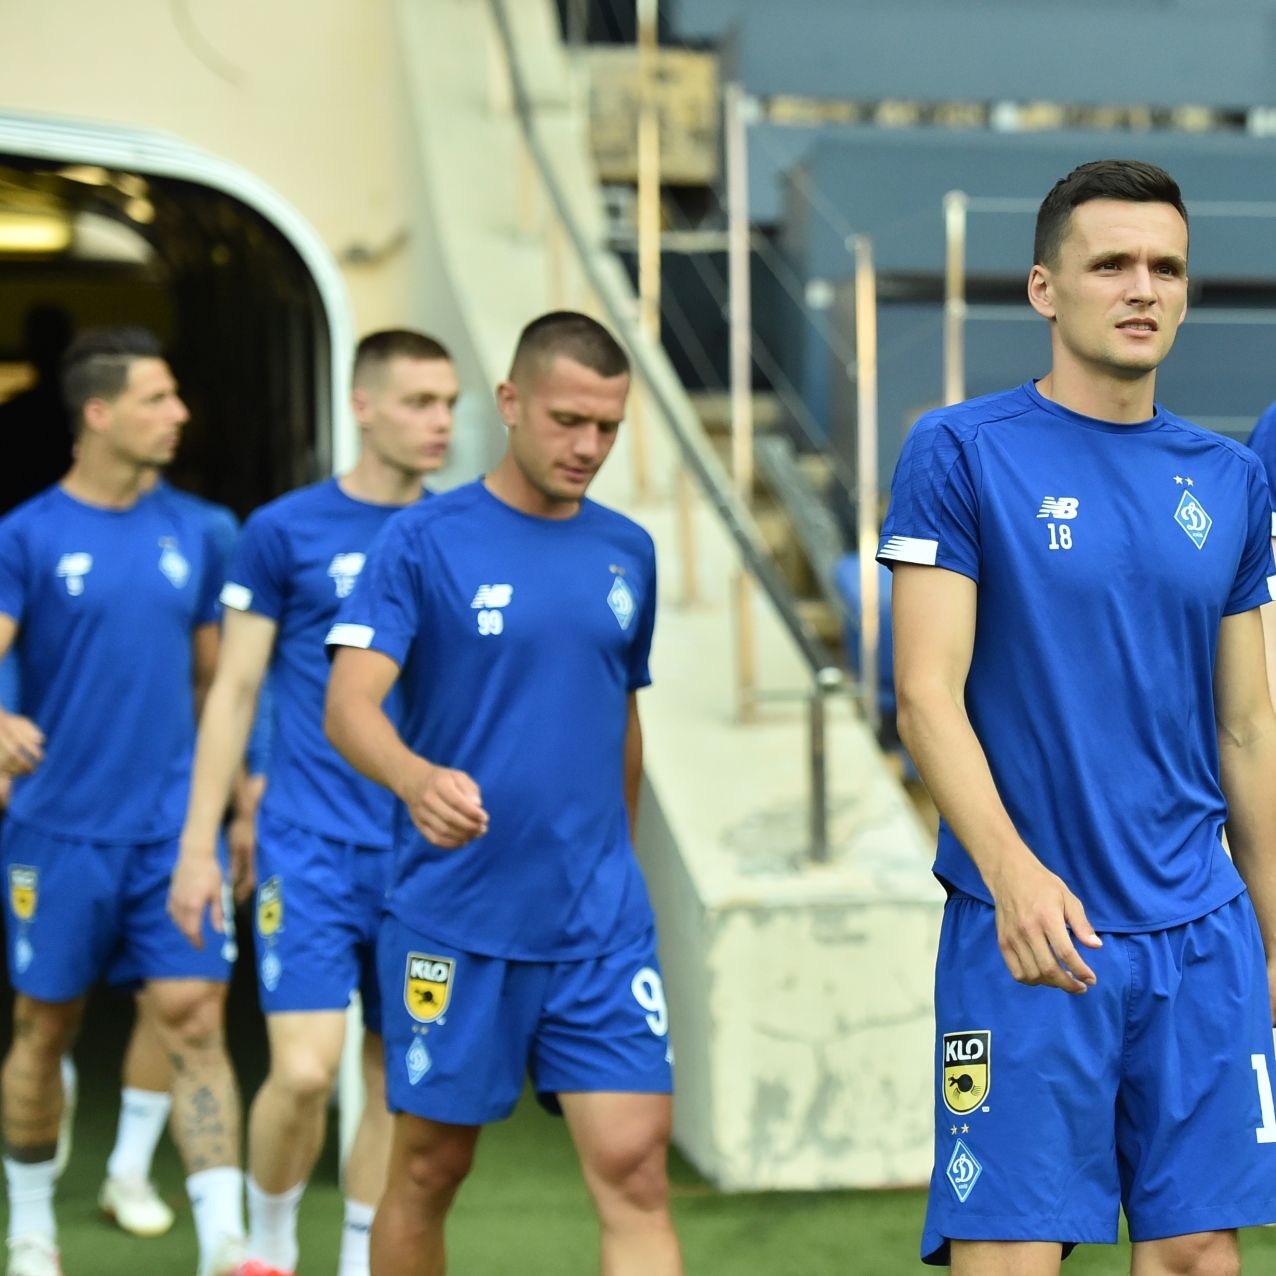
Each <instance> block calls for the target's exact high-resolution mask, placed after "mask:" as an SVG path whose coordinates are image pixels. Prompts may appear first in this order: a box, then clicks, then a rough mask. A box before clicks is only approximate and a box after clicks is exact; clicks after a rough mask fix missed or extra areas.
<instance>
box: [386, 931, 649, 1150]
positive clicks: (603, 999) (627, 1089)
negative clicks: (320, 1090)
mask: <svg viewBox="0 0 1276 1276" xmlns="http://www.w3.org/2000/svg"><path fill="white" fill-rule="evenodd" d="M377 951H378V961H379V967H380V971H381V987H382V988H383V989H384V991H385V1020H384V1023H385V1060H386V1063H385V1071H386V1100H387V1104H388V1106H389V1108H390V1111H391V1112H409V1113H411V1114H412V1115H413V1116H419V1117H426V1118H427V1119H429V1120H431V1121H446V1122H448V1123H450V1124H454V1125H485V1124H486V1123H487V1122H489V1121H499V1120H500V1119H501V1118H503V1117H507V1116H509V1114H510V1113H511V1112H512V1111H513V1110H514V1105H515V1104H516V1103H517V1102H518V1097H519V1094H520V1093H521V1092H522V1088H523V1079H524V1077H525V1076H527V1075H528V1074H529V1073H530V1075H531V1078H532V1084H533V1085H534V1086H535V1087H536V1091H537V1094H538V1095H539V1096H540V1099H541V1102H542V1103H544V1104H545V1105H546V1106H547V1107H548V1108H550V1110H551V1111H556V1110H557V1106H558V1105H557V1096H558V1095H559V1094H574V1093H584V1092H597V1091H614V1092H616V1093H621V1094H669V1093H670V1092H671V1091H672V1089H673V1066H672V1064H673V1056H672V1053H671V1051H670V1049H669V1037H668V1033H669V1015H668V1011H667V1009H666V1006H665V994H664V984H663V983H662V981H661V978H660V967H659V964H658V962H657V960H656V937H655V932H654V931H651V930H648V931H647V933H646V934H644V935H642V936H640V937H639V938H638V939H637V940H636V941H635V942H634V943H632V944H629V945H628V946H627V947H625V948H622V949H620V950H619V951H618V952H614V953H608V954H606V955H605V956H603V957H596V958H591V959H589V960H586V961H564V962H528V961H506V960H504V959H503V958H500V957H484V956H479V955H476V954H474V953H467V952H462V951H461V950H459V949H456V948H451V947H449V946H448V945H447V944H440V943H437V942H435V941H434V940H432V939H428V938H427V937H426V936H424V935H421V934H419V933H418V932H416V931H414V930H411V929H409V928H408V927H407V926H405V925H404V924H403V923H402V922H401V921H399V920H398V918H396V917H394V916H392V915H390V914H387V915H386V917H385V920H384V922H383V923H382V927H381V937H380V941H379V943H378V946H377Z"/></svg>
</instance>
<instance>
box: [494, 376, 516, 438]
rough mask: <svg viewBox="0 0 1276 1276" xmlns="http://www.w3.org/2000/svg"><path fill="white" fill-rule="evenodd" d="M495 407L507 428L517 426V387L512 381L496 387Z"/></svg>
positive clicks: (503, 382)
mask: <svg viewBox="0 0 1276 1276" xmlns="http://www.w3.org/2000/svg"><path fill="white" fill-rule="evenodd" d="M496 406H497V408H498V409H499V411H500V414H501V420H502V421H504V422H505V424H506V425H507V426H509V427H511V428H512V427H513V426H515V425H517V424H518V386H516V385H515V384H514V382H513V381H502V382H501V384H500V385H498V386H497V387H496Z"/></svg>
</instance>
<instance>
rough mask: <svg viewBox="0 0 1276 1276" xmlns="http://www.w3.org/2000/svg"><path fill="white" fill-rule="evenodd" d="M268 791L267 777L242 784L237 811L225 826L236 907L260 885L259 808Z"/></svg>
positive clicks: (234, 811) (237, 788) (237, 801)
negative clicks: (258, 873)
mask: <svg viewBox="0 0 1276 1276" xmlns="http://www.w3.org/2000/svg"><path fill="white" fill-rule="evenodd" d="M265 791H266V777H265V776H264V775H250V776H248V777H247V778H245V779H244V780H242V781H241V782H240V783H239V784H238V785H237V786H236V791H235V804H234V810H233V812H232V814H231V817H230V820H229V821H228V822H227V824H226V844H227V846H228V847H229V848H230V886H231V892H232V894H233V895H234V898H235V903H236V904H242V903H243V902H244V900H246V899H247V898H248V897H249V896H250V895H251V894H252V893H253V890H254V888H255V887H256V885H257V808H258V806H259V805H260V803H261V796H262V794H263V793H264V792H265Z"/></svg>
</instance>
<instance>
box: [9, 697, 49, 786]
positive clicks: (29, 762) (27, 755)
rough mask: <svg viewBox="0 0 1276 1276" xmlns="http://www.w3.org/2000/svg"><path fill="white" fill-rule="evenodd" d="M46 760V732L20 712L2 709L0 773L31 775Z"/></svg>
mask: <svg viewBox="0 0 1276 1276" xmlns="http://www.w3.org/2000/svg"><path fill="white" fill-rule="evenodd" d="M42 761H44V732H43V731H41V730H40V728H39V727H37V726H36V725H35V723H34V722H32V721H31V719H30V718H24V717H23V716H22V715H21V714H18V713H5V712H4V710H2V709H0V774H4V775H30V774H31V772H32V771H34V770H35V769H36V767H38V766H39V765H40V763H41V762H42Z"/></svg>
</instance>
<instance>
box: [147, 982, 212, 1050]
mask: <svg viewBox="0 0 1276 1276" xmlns="http://www.w3.org/2000/svg"><path fill="white" fill-rule="evenodd" d="M144 1004H145V1007H146V1014H147V1015H148V1016H149V1017H150V1019H151V1022H152V1023H153V1025H154V1026H155V1028H156V1030H157V1031H158V1032H159V1034H160V1036H161V1038H162V1039H163V1040H164V1042H165V1044H166V1045H167V1046H168V1048H169V1049H170V1050H171V1049H181V1050H183V1051H192V1050H195V1051H204V1050H213V1051H219V1050H221V1049H222V1048H223V1047H222V1032H223V1024H224V1018H225V1015H224V1007H225V990H224V989H223V988H222V986H221V985H220V984H208V983H204V982H202V981H199V980H175V981H172V982H171V983H170V984H168V985H167V986H166V987H165V988H163V990H162V991H161V990H156V989H149V990H148V991H147V994H146V995H145V998H144Z"/></svg>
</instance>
